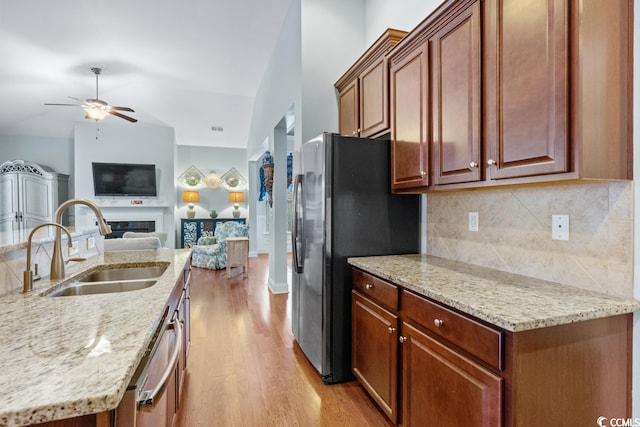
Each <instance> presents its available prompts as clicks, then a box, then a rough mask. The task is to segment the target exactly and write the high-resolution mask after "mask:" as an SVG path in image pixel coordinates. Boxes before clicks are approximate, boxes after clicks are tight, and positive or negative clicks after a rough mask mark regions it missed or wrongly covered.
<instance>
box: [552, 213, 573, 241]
mask: <svg viewBox="0 0 640 427" xmlns="http://www.w3.org/2000/svg"><path fill="white" fill-rule="evenodd" d="M551 240H569V215H551Z"/></svg>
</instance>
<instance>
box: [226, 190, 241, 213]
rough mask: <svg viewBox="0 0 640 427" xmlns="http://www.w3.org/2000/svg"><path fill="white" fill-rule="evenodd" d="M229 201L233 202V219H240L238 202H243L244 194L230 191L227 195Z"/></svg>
mask: <svg viewBox="0 0 640 427" xmlns="http://www.w3.org/2000/svg"><path fill="white" fill-rule="evenodd" d="M229 201H230V202H233V212H232V213H233V217H234V218H240V205H239V204H238V203H239V202H244V193H243V192H240V191H232V192H230V193H229Z"/></svg>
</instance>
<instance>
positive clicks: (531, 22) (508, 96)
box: [484, 0, 569, 179]
mask: <svg viewBox="0 0 640 427" xmlns="http://www.w3.org/2000/svg"><path fill="white" fill-rule="evenodd" d="M484 5H485V46H484V63H485V79H484V84H485V111H484V120H485V133H486V145H487V152H486V165H487V169H486V172H487V178H488V179H502V178H513V177H521V176H528V175H540V174H552V173H559V172H567V171H568V166H569V165H568V151H569V140H568V138H569V132H568V123H569V109H568V105H569V84H568V77H569V74H568V71H569V68H568V67H569V61H568V59H569V57H568V52H569V7H568V0H567V1H565V0H554V1H541V0H502V1H495V0H493V1H487V2H485V3H484Z"/></svg>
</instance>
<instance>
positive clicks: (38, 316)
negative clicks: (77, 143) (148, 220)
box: [0, 248, 190, 426]
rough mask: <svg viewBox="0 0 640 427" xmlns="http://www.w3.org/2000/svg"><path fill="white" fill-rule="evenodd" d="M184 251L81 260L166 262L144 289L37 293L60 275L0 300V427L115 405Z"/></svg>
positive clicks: (97, 262)
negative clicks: (56, 294)
mask: <svg viewBox="0 0 640 427" xmlns="http://www.w3.org/2000/svg"><path fill="white" fill-rule="evenodd" d="M189 254H190V252H189V251H187V250H184V249H177V250H174V249H167V248H163V249H158V250H150V251H122V252H110V253H106V254H103V255H100V256H97V257H94V258H91V259H89V260H87V261H85V263H86V264H87V265H86V267H87V268H90V267H94V266H100V265H109V264H120V263H153V262H159V261H160V262H167V261H168V262H170V265H169V267H168V268H167V270H166V271H165V272H164V274H163V275H162V276H161V277H160V278H159V279H158V281H157V283H156V284H155V285H153V286H151V287H149V288H147V289H142V290H137V291H131V292H122V293H112V294H100V295H82V296H70V297H57V298H51V297H46V296H42V294H43V293H46V291H47V290H48V289H50V288H52V287H55V286H56V285H58V284H61V283H62V282H63V281H56V282H50V281H48V280H41V281H38V282H35V283H34V291H33V292H31V293H28V294H24V293H21V292H19V291H18V292H15V293H12V294H8V295H6V296H3V297H2V298H0V304H1V305H2V310H1V311H0V359H1V360H2V370H0V390H2V393H0V426H23V425H29V424H32V423H39V422H44V421H49V420H56V419H63V418H68V417H73V416H79V415H84V414H90V413H97V412H102V411H107V410H111V409H114V408H116V407H117V406H118V403H119V402H120V400H121V399H122V396H123V395H124V392H125V390H126V387H127V385H128V384H129V382H130V380H131V378H132V376H133V373H134V371H135V369H136V367H137V366H138V363H139V362H140V360H141V359H142V357H143V354H144V351H145V349H146V347H147V344H148V342H149V340H150V339H151V335H152V333H153V330H154V325H155V324H157V321H158V319H159V318H160V316H161V315H162V313H163V310H164V308H165V306H166V304H167V301H168V299H169V296H170V294H171V291H172V290H173V288H174V287H175V283H176V280H177V279H178V278H179V276H180V275H181V274H182V272H183V268H184V265H185V263H186V262H187V260H188V257H189ZM76 276H77V275H76ZM68 280H69V277H68V278H67V279H65V280H64V281H68Z"/></svg>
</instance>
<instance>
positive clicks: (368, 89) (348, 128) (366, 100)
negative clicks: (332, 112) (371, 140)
mask: <svg viewBox="0 0 640 427" xmlns="http://www.w3.org/2000/svg"><path fill="white" fill-rule="evenodd" d="M406 34H407V33H406V32H405V31H401V30H395V29H392V28H389V29H388V30H387V31H385V32H384V33H383V34H382V35H381V36H380V37H379V38H378V39H377V40H376V41H375V42H374V43H373V45H371V47H369V49H367V51H366V52H365V53H364V54H363V55H362V56H361V57H360V58H359V59H358V60H357V61H356V62H355V63H354V64H353V65H352V66H351V67H350V68H349V70H347V72H346V73H344V75H342V77H340V79H339V80H338V81H337V82H336V83H335V87H336V89H337V90H338V99H339V103H338V107H339V112H338V115H339V125H338V126H339V130H340V134H341V135H346V136H362V137H372V136H379V135H381V134H384V133H385V132H387V131H388V130H389V68H388V64H387V59H386V55H387V53H389V51H390V50H391V49H392V48H393V47H394V46H395V45H396V44H397V43H398V42H399V41H400V40H401V39H402V38H403V37H404V36H405V35H406Z"/></svg>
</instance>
